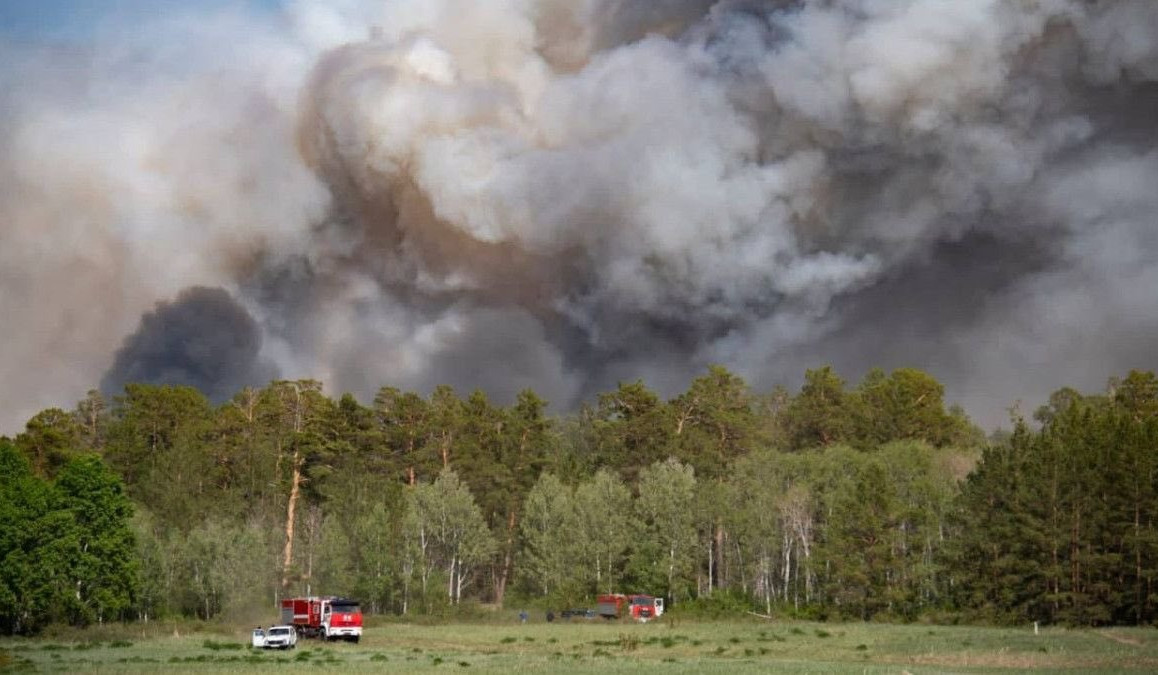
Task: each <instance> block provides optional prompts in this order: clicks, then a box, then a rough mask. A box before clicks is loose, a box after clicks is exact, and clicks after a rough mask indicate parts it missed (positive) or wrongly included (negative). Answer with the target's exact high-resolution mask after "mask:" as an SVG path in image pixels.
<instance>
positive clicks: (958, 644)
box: [0, 617, 1158, 675]
mask: <svg viewBox="0 0 1158 675" xmlns="http://www.w3.org/2000/svg"><path fill="white" fill-rule="evenodd" d="M247 640H248V629H247V628H245V627H238V628H237V629H236V630H233V631H231V630H229V629H223V628H216V627H210V628H206V629H203V630H200V631H198V630H195V631H194V632H192V633H185V632H183V629H182V628H180V627H178V628H174V627H172V626H157V625H155V624H154V625H151V626H150V627H149V628H148V629H147V630H146V629H144V628H141V627H136V628H134V627H132V626H124V627H106V628H105V629H103V630H100V629H94V630H89V631H82V632H76V633H66V634H63V635H57V636H55V637H52V638H40V639H2V640H0V669H2V670H5V671H27V672H109V673H111V672H126V673H145V672H156V671H161V670H163V671H166V672H173V671H177V672H200V673H226V672H254V671H271V672H272V671H275V670H276V671H278V672H285V671H293V672H307V671H308V672H316V671H319V670H340V671H342V672H416V671H417V672H447V671H450V672H470V673H479V672H482V673H492V672H493V673H499V672H501V673H509V672H551V673H580V672H600V673H641V672H663V673H728V674H734V673H755V672H768V671H770V670H775V671H778V672H800V673H904V672H908V673H913V674H914V675H916V674H917V673H965V672H1001V671H1010V672H1012V671H1025V670H1029V669H1039V670H1043V671H1049V672H1067V671H1068V672H1074V673H1079V672H1080V673H1093V672H1105V673H1110V672H1128V671H1134V672H1156V671H1158V631H1156V630H1155V629H1152V628H1115V629H1104V630H1065V629H1056V628H1051V629H1043V630H1042V631H1041V633H1040V634H1039V635H1034V632H1033V629H1032V627H1027V628H1024V629H1002V628H977V627H943V626H925V625H908V626H899V625H887V624H863V623H844V624H831V623H805V622H775V621H767V622H756V621H755V620H753V621H718V622H690V621H689V622H681V621H679V620H674V621H667V617H665V620H664V621H660V622H655V623H649V624H629V623H606V622H603V621H601V620H594V621H589V620H576V621H573V622H563V621H556V622H555V623H550V624H548V623H545V622H541V621H540V622H534V621H532V622H529V623H527V624H519V623H517V622H515V621H513V620H512V622H511V623H510V624H495V623H491V624H483V623H471V624H456V623H449V624H445V625H416V624H408V623H384V624H377V625H372V626H370V627H368V628H367V629H366V634H365V636H364V637H363V639H362V642H361V643H360V644H357V645H354V644H344V643H338V644H326V643H321V642H318V641H314V640H306V641H301V642H299V643H298V648H297V649H295V650H291V651H284V652H264V651H259V650H253V649H250V648H249V647H247V646H246V645H247Z"/></svg>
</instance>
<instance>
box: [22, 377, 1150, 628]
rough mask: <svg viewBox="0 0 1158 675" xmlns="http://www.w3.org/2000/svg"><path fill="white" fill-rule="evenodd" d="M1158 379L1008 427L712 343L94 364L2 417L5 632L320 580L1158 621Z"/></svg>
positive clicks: (719, 603)
mask: <svg viewBox="0 0 1158 675" xmlns="http://www.w3.org/2000/svg"><path fill="white" fill-rule="evenodd" d="M1156 446H1158V379H1156V377H1155V376H1154V374H1153V373H1150V372H1138V371H1135V372H1131V373H1129V374H1128V375H1126V376H1125V377H1121V378H1112V379H1111V380H1110V381H1109V382H1108V385H1107V387H1106V390H1105V391H1103V392H1100V393H1097V394H1083V393H1080V392H1078V391H1075V390H1073V389H1062V390H1060V391H1058V392H1056V393H1054V394H1053V395H1052V396H1051V397H1050V398H1049V400H1048V402H1046V403H1045V404H1044V405H1042V406H1041V407H1040V408H1038V409H1037V410H1036V411H1033V412H1032V413H1023V412H1022V411H1020V410H1019V409H1017V408H1014V409H1013V410H1011V422H1010V430H1009V431H1004V432H995V433H994V434H991V435H989V436H987V435H986V434H985V433H984V432H982V431H981V430H980V429H979V428H977V427H976V426H975V425H974V424H973V423H972V422H971V421H970V420H969V419H968V417H967V416H966V415H965V414H964V412H963V411H962V410H960V409H959V408H956V407H951V406H946V404H945V401H944V390H943V387H942V386H941V384H940V383H939V382H937V381H936V379H935V378H933V377H932V376H930V375H929V374H927V373H924V372H922V371H919V370H915V369H908V368H902V369H898V370H895V371H893V372H891V373H886V372H884V371H881V370H873V371H871V372H869V373H868V374H867V375H866V376H865V377H864V378H863V379H862V380H861V381H860V382H859V383H856V384H855V385H852V384H849V383H847V382H845V381H844V380H843V379H842V378H841V377H840V376H839V375H838V374H837V373H836V372H834V370H833V369H832V368H830V367H823V368H818V369H815V370H809V371H807V372H806V373H805V377H804V384H803V386H802V387H801V388H800V389H799V391H797V392H795V393H793V392H790V391H788V390H786V389H784V388H777V389H775V390H773V391H771V392H755V391H753V390H752V389H751V388H750V387H749V386H748V385H747V384H746V383H745V381H744V380H743V379H742V378H740V377H739V376H737V375H736V374H734V373H731V372H729V371H728V370H727V369H725V368H723V367H719V366H713V367H711V368H709V369H708V370H707V372H705V373H704V374H703V375H702V376H700V377H698V378H696V379H695V380H694V381H692V382H691V383H690V385H689V386H688V388H687V390H686V391H684V392H683V393H681V394H679V395H678V396H675V397H674V398H671V399H669V400H664V399H663V398H662V397H661V396H659V395H658V394H657V393H656V392H654V391H653V390H651V389H650V388H649V387H648V386H647V385H646V384H645V383H644V382H641V381H635V382H624V383H620V384H619V385H618V387H617V388H616V389H615V390H614V391H608V392H605V393H602V394H600V395H598V396H597V397H596V398H595V400H593V401H590V402H589V403H588V404H586V405H584V406H583V407H581V408H580V409H578V410H576V411H572V412H568V413H566V414H558V415H555V414H549V413H548V402H547V401H545V400H543V399H542V398H540V397H539V396H538V395H536V394H535V393H534V392H533V391H530V390H525V391H523V392H522V393H520V394H519V395H518V397H517V400H515V401H514V402H513V404H511V405H509V406H503V405H496V404H494V403H492V402H491V401H490V400H489V399H488V398H487V396H486V395H485V394H484V393H482V392H480V391H475V392H473V393H471V394H469V395H466V396H462V395H460V394H459V393H458V392H456V391H454V390H452V389H451V388H449V387H439V388H436V389H435V390H434V391H433V392H432V393H431V394H430V395H429V396H427V397H424V396H422V395H420V394H417V393H414V392H406V391H400V390H398V389H396V388H392V387H383V388H382V389H381V390H379V391H378V393H377V395H376V396H375V397H374V400H373V401H372V402H370V403H369V405H365V404H363V403H361V402H359V401H358V400H356V399H355V398H354V397H353V396H351V395H349V394H347V395H343V396H341V397H339V398H337V399H334V398H331V397H329V396H327V395H326V394H325V393H324V392H323V386H322V383H320V382H317V381H313V380H298V381H275V382H272V383H270V384H269V385H268V386H266V387H264V388H262V389H252V388H247V389H244V390H242V391H240V392H237V393H236V394H235V395H234V396H233V397H232V398H231V399H230V400H228V401H227V402H225V403H223V404H221V405H214V404H212V403H211V402H210V401H209V400H208V399H207V398H206V397H205V395H203V394H202V393H201V392H199V391H197V390H195V389H192V388H189V387H182V386H162V385H149V384H130V385H127V386H126V387H125V388H124V391H123V393H121V394H120V395H117V396H115V397H111V398H106V397H105V396H102V395H101V394H100V393H98V392H96V391H93V392H90V393H89V394H88V396H87V397H86V398H84V399H83V400H82V401H80V402H79V403H78V404H77V405H76V407H75V409H73V410H62V409H57V408H52V409H47V410H44V411H42V412H40V413H38V414H37V415H35V416H34V417H33V418H32V419H30V420H29V421H28V422H27V425H26V428H25V430H24V432H23V433H20V434H18V435H17V436H16V437H15V438H0V633H5V634H34V633H37V632H38V631H40V630H42V629H43V628H44V627H46V626H47V625H49V624H52V623H67V624H73V625H86V624H91V623H100V622H107V621H152V620H157V619H165V618H175V617H187V618H195V619H202V620H210V621H213V620H231V619H242V618H248V617H249V616H253V615H254V614H255V613H256V615H259V616H260V615H267V614H269V613H270V612H271V611H272V609H271V608H273V607H275V606H276V605H275V603H276V602H277V601H278V599H279V598H281V597H284V596H291V595H298V594H304V593H314V594H336V595H345V596H351V597H356V598H358V599H359V600H360V601H361V602H362V603H363V606H364V608H365V609H366V610H367V611H370V612H374V613H382V614H395V615H453V614H454V613H456V612H457V613H462V612H468V611H472V609H478V608H480V607H481V606H488V607H493V606H499V607H503V606H506V607H511V606H516V605H519V606H523V605H530V606H539V607H555V608H556V609H558V608H562V607H568V606H583V605H584V604H589V603H590V602H591V601H592V598H593V597H594V595H595V594H597V593H601V592H609V591H616V592H648V593H652V594H656V595H662V596H664V597H666V598H667V601H668V603H669V605H670V607H671V608H672V609H673V611H679V610H680V609H681V608H687V609H691V610H700V611H731V612H740V613H742V612H747V611H750V612H754V613H757V614H762V615H772V616H790V617H804V618H813V619H822V620H824V619H832V620H839V619H858V620H878V621H897V622H908V621H916V620H922V621H931V622H947V623H956V622H976V623H993V624H1008V623H1017V622H1033V621H1038V622H1042V623H1045V624H1064V625H1084V626H1094V625H1139V624H1150V623H1153V622H1154V621H1155V620H1156V619H1158V597H1156V595H1155V592H1156V589H1155V585H1154V582H1155V578H1156V576H1158V527H1156V523H1155V522H1154V518H1155V515H1156V513H1158V453H1156V452H1155V448H1156Z"/></svg>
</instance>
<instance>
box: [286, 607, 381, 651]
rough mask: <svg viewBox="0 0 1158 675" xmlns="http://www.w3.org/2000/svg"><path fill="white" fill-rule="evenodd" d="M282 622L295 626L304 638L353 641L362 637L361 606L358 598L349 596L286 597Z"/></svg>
mask: <svg viewBox="0 0 1158 675" xmlns="http://www.w3.org/2000/svg"><path fill="white" fill-rule="evenodd" d="M281 622H282V623H284V624H287V625H290V626H293V627H294V628H295V629H296V630H297V632H298V634H299V635H301V636H303V637H320V638H324V639H326V640H337V639H343V640H350V641H351V642H357V641H358V640H360V639H361V638H362V609H361V607H359V606H358V601H357V600H350V599H349V598H339V597H335V596H327V597H317V596H310V597H307V598H285V599H284V600H282V601H281Z"/></svg>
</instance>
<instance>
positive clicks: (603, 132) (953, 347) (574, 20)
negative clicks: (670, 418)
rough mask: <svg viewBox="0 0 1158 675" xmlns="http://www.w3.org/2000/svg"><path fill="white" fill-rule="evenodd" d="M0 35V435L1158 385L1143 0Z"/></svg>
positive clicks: (376, 11) (408, 18) (558, 3)
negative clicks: (365, 409) (427, 408)
mask: <svg viewBox="0 0 1158 675" xmlns="http://www.w3.org/2000/svg"><path fill="white" fill-rule="evenodd" d="M0 51H3V52H4V53H2V54H0V63H2V64H4V65H3V66H0V92H3V93H0V112H2V113H3V114H2V115H0V224H2V226H3V228H2V230H0V289H2V290H3V292H2V293H0V315H2V316H4V317H5V318H6V319H7V321H6V322H5V328H6V331H5V332H6V335H5V343H6V348H5V349H4V350H3V352H2V353H0V366H2V368H3V371H4V372H5V374H6V375H7V377H5V378H4V380H3V384H2V385H0V410H3V411H4V413H3V414H4V415H5V416H6V417H5V418H4V419H3V420H0V422H2V423H3V424H4V425H5V426H6V427H8V428H14V427H15V426H17V425H18V424H19V423H20V422H21V421H22V420H24V419H26V418H27V416H28V415H30V414H31V413H32V412H34V411H35V410H36V409H38V408H39V407H44V406H46V405H61V404H62V403H65V402H67V401H68V400H69V399H70V398H72V399H75V398H78V397H79V395H80V394H82V393H83V391H84V390H85V389H86V388H88V387H90V386H91V384H92V383H93V382H96V381H98V380H100V379H101V377H102V375H104V377H105V379H104V382H105V384H106V385H110V386H115V385H117V384H119V383H121V382H123V381H126V380H127V379H133V378H135V377H145V378H146V379H148V378H161V379H165V378H169V377H175V378H177V379H176V380H175V381H187V382H191V383H197V384H199V386H202V387H204V388H206V389H207V390H209V391H212V392H217V393H218V394H220V395H225V394H227V393H228V390H229V389H230V388H233V387H236V385H237V384H238V383H239V382H241V381H248V380H250V379H252V378H251V377H250V375H254V376H256V374H258V373H265V372H269V371H267V370H264V366H262V365H261V364H262V363H263V361H268V362H269V363H272V364H275V365H276V368H277V369H278V370H279V371H280V373H281V374H282V375H283V376H286V377H314V378H318V379H321V380H323V381H324V382H326V383H327V385H328V386H329V387H330V389H331V390H333V391H335V392H338V391H347V390H348V391H353V392H355V393H357V394H359V395H361V396H363V397H368V396H370V395H372V393H373V392H374V391H375V390H376V389H377V388H378V387H380V386H382V385H386V384H389V385H392V386H399V387H403V388H410V389H416V390H419V391H428V390H429V389H430V388H431V387H432V386H434V385H436V384H440V383H446V384H451V385H454V386H455V387H457V388H459V389H460V390H469V389H473V388H475V387H480V388H482V389H484V390H486V391H488V392H490V393H491V394H492V395H494V396H495V397H496V398H498V399H500V400H509V398H510V397H511V396H512V395H513V394H514V392H516V391H518V390H519V389H521V388H523V387H532V388H534V389H536V391H538V392H539V393H540V394H542V395H543V396H544V397H545V398H547V399H548V400H550V401H552V404H553V406H554V408H555V409H557V410H559V409H567V408H569V407H571V406H573V405H575V404H576V402H577V401H579V400H581V399H583V398H584V397H587V396H590V395H591V394H592V393H593V392H596V391H601V390H604V389H607V388H609V387H613V386H614V385H615V382H616V381H619V380H631V379H635V378H639V377H642V378H644V379H645V380H646V381H647V382H648V383H649V384H651V385H653V386H656V387H658V388H659V389H661V390H662V391H663V392H664V393H668V394H670V393H674V392H676V391H679V390H681V389H682V388H683V387H685V386H686V385H687V383H688V381H689V380H690V378H691V377H694V376H695V375H697V374H699V373H700V372H702V370H703V368H704V367H705V366H706V365H707V364H709V363H722V364H724V365H726V366H728V367H730V368H732V369H734V370H735V371H736V372H738V373H739V374H741V375H742V376H744V377H745V378H746V379H748V381H749V382H750V383H752V384H753V385H755V386H756V387H758V388H768V387H770V386H772V385H773V384H778V383H783V384H786V385H789V386H793V385H795V384H796V383H797V382H798V381H799V378H800V376H801V374H802V373H803V371H804V369H805V368H809V367H815V366H817V365H820V364H823V363H833V364H835V365H836V367H837V368H838V370H839V371H840V372H842V373H844V374H845V375H846V376H848V377H850V378H856V377H859V375H860V374H861V373H863V372H864V370H865V369H867V368H869V367H873V366H881V367H885V368H892V367H898V366H905V365H908V366H914V367H919V368H923V369H926V370H928V371H929V372H931V373H932V374H933V375H934V376H936V377H937V378H938V379H940V380H941V381H943V382H944V383H945V384H946V386H947V390H948V392H947V393H948V397H949V398H950V399H951V400H954V401H957V402H960V403H962V404H963V405H964V406H965V408H966V410H967V411H969V412H970V413H971V414H972V415H974V417H975V418H977V419H978V420H979V421H981V422H982V423H984V424H986V425H993V424H996V423H999V422H1000V421H1001V420H1002V419H1003V417H1004V410H1005V409H1006V408H1007V407H1008V406H1010V405H1012V404H1013V403H1014V402H1015V401H1018V400H1023V401H1025V402H1026V404H1027V405H1035V404H1036V403H1037V402H1039V401H1041V400H1042V399H1043V398H1044V397H1045V396H1046V395H1047V394H1048V393H1049V392H1050V391H1051V390H1053V389H1055V388H1057V387H1060V386H1063V385H1073V386H1078V387H1083V388H1086V389H1097V388H1099V387H1100V386H1101V385H1102V384H1103V383H1104V381H1105V378H1106V377H1108V376H1110V375H1113V374H1118V373H1121V372H1123V371H1124V370H1126V369H1129V368H1149V369H1152V368H1154V367H1155V366H1156V364H1155V362H1154V356H1153V354H1154V353H1156V349H1155V348H1156V347H1158V344H1156V342H1158V340H1156V337H1155V336H1156V335H1158V332H1156V329H1158V294H1156V293H1154V292H1153V289H1155V288H1158V222H1156V221H1158V216H1156V215H1155V214H1158V190H1155V189H1154V186H1155V185H1158V4H1155V3H1153V2H1151V1H1150V0H1117V1H1115V2H1110V1H1105V2H1097V1H1094V2H1090V1H1084V0H1081V1H1079V0H973V1H971V2H952V1H949V0H828V1H826V2H807V3H805V2H796V1H792V0H764V1H757V0H720V1H718V2H708V1H706V0H663V1H657V0H495V1H494V2H485V3H480V2H474V1H473V0H392V1H389V2H381V1H379V2H370V1H369V0H366V1H361V0H346V1H345V2H340V3H333V2H325V1H323V0H296V1H295V2H290V3H288V4H287V5H286V6H285V9H284V12H283V13H282V14H280V15H278V16H276V17H272V18H271V17H268V16H259V15H249V14H245V13H241V12H237V11H222V10H213V11H208V10H202V11H197V10H195V9H189V10H188V11H187V13H186V14H184V15H181V16H173V17H169V18H166V19H165V20H162V21H157V22H155V23H154V24H152V25H149V26H145V27H142V26H139V25H134V26H118V25H116V24H115V23H114V24H110V25H108V26H106V27H105V28H104V29H103V30H102V32H101V33H100V34H99V35H97V36H96V37H94V39H93V40H92V42H91V44H85V45H81V46H76V45H74V46H70V47H67V48H66V47H61V46H60V45H55V46H50V45H32V46H29V45H24V46H19V47H17V46H9V47H6V48H0ZM194 286H208V287H214V288H219V289H223V290H220V291H214V292H212V293H213V294H214V299H213V300H211V301H209V302H206V303H205V305H206V306H211V307H218V308H220V309H221V312H220V313H218V314H215V315H214V316H213V317H212V318H211V319H210V321H209V322H210V323H213V324H215V325H220V326H226V325H228V326H229V327H228V328H226V329H225V333H224V337H223V338H222V339H224V340H225V341H226V342H227V343H228V344H229V345H230V347H229V349H227V350H226V352H225V354H224V355H223V356H221V360H219V361H216V362H213V363H208V365H207V362H205V361H202V360H201V359H200V357H196V356H190V354H191V352H190V351H188V350H191V349H193V347H188V346H182V345H189V344H192V345H195V344H198V341H199V340H201V339H204V336H205V335H206V333H205V332H204V330H205V326H204V325H202V324H200V323H199V322H198V321H186V320H185V317H186V316H188V314H187V311H188V310H189V309H190V308H189V307H188V305H189V304H190V302H191V300H192V299H193V298H195V297H198V296H204V295H205V294H206V293H207V291H205V290H201V291H189V292H187V293H185V294H181V292H182V289H185V288H188V287H194ZM218 293H220V294H221V295H217V294H218ZM230 296H232V297H233V298H236V299H237V301H236V302H239V303H240V306H239V305H238V304H235V301H234V300H232V299H231V298H230ZM173 297H177V298H178V300H177V301H176V302H175V303H173V304H171V305H164V304H162V305H159V306H157V308H156V309H151V308H153V306H154V303H156V302H158V301H159V300H160V301H166V300H168V299H169V298H173ZM242 307H244V308H245V309H242ZM198 311H200V310H198ZM142 314H145V317H144V319H141V320H140V321H141V324H140V328H139V330H138V329H137V323H138V320H139V317H141V315H142ZM230 317H234V318H230ZM249 317H252V320H253V321H255V322H256V323H255V324H250V323H249ZM134 330H136V331H137V332H136V334H135V335H133V337H130V338H129V341H128V342H125V343H124V345H123V349H122V350H121V351H120V352H119V353H118V352H117V349H118V346H120V345H122V341H123V340H124V339H125V336H126V335H130V334H132V333H133V331H134ZM199 331H200V332H199ZM182 336H185V337H184V338H182ZM183 339H184V340H186V342H183V341H182V340H183ZM259 344H260V351H259V352H255V351H254V350H255V349H256V348H257V345H259ZM183 350H185V351H183ZM231 350H234V351H231ZM214 351H216V350H214ZM226 364H235V365H237V364H240V368H239V369H237V370H235V368H234V366H232V365H230V366H228V367H223V366H225V365H226ZM106 371H107V374H106ZM173 373H176V374H173ZM238 373H245V376H244V377H241V376H240V375H238ZM182 378H185V379H182ZM239 378H240V379H239Z"/></svg>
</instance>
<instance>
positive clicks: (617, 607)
mask: <svg viewBox="0 0 1158 675" xmlns="http://www.w3.org/2000/svg"><path fill="white" fill-rule="evenodd" d="M596 601H597V602H598V603H599V606H598V609H596V611H597V612H598V613H599V616H601V617H603V618H605V619H620V618H631V619H635V620H636V621H647V620H649V619H654V618H656V617H658V616H660V615H661V614H663V598H657V597H655V596H651V595H642V594H636V595H624V594H623V593H607V594H605V595H601V596H599V597H598V598H597V599H596Z"/></svg>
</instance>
